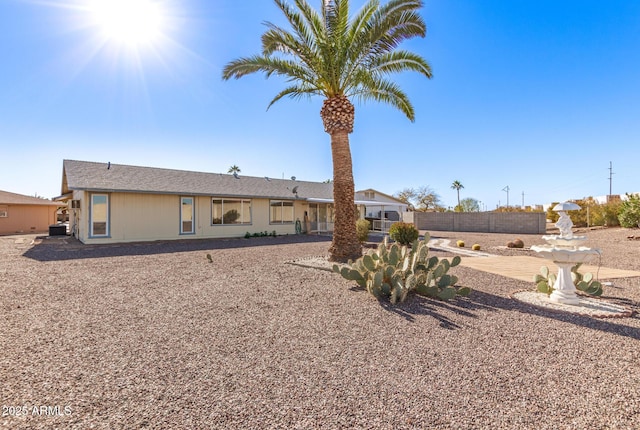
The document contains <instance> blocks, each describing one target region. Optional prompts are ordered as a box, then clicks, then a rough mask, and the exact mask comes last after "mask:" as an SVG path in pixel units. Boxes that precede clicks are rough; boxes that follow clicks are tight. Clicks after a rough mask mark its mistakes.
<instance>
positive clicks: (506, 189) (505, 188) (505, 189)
mask: <svg viewBox="0 0 640 430" xmlns="http://www.w3.org/2000/svg"><path fill="white" fill-rule="evenodd" d="M502 191H506V192H507V207H509V185H507V186H506V187H504V188H503V189H502Z"/></svg>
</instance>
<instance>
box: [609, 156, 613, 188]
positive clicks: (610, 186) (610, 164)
mask: <svg viewBox="0 0 640 430" xmlns="http://www.w3.org/2000/svg"><path fill="white" fill-rule="evenodd" d="M612 184H613V164H612V163H611V161H609V195H612V194H613V192H612V191H613V187H612Z"/></svg>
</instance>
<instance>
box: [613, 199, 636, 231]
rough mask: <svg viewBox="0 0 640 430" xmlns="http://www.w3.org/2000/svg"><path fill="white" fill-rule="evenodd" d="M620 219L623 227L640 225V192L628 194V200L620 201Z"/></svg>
mask: <svg viewBox="0 0 640 430" xmlns="http://www.w3.org/2000/svg"><path fill="white" fill-rule="evenodd" d="M618 220H619V221H620V225H621V226H622V227H626V228H632V227H640V194H627V200H625V201H623V202H622V203H620V213H619V214H618Z"/></svg>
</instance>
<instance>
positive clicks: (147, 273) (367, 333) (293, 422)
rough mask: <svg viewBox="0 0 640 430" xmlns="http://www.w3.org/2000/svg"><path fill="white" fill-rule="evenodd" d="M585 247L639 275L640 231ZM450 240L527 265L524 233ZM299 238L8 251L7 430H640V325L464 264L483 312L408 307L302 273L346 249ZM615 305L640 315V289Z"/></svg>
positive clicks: (611, 293)
mask: <svg viewBox="0 0 640 430" xmlns="http://www.w3.org/2000/svg"><path fill="white" fill-rule="evenodd" d="M584 234H587V235H588V237H589V242H588V244H587V245H589V246H593V247H599V248H601V249H602V251H603V264H604V265H606V266H609V267H618V268H623V269H633V270H640V258H639V257H640V241H635V240H627V236H629V235H634V234H635V235H638V230H625V229H610V230H593V231H587V232H585V233H584ZM433 236H438V237H447V238H451V239H456V240H457V239H462V240H465V242H466V243H467V244H468V246H471V245H472V244H473V243H479V244H481V245H482V249H483V251H487V252H492V253H503V254H509V253H518V255H521V254H522V253H528V252H530V251H528V250H526V249H525V250H509V249H505V248H504V247H503V245H504V244H506V242H507V241H509V240H513V239H514V238H515V237H516V236H514V235H490V234H476V233H445V232H434V233H433ZM26 237H27V238H31V237H32V236H31V237H30V236H26ZM520 238H522V239H523V240H524V242H525V245H526V246H527V247H528V246H530V245H533V244H536V243H543V242H542V240H541V239H540V237H539V236H537V235H521V236H520ZM295 242H296V240H295V238H291V237H289V238H286V237H285V238H276V239H274V238H256V239H249V240H244V239H240V240H226V241H198V242H176V243H152V244H135V245H122V246H106V247H95V246H94V247H92V246H83V245H79V244H77V243H75V242H73V241H72V240H61V239H44V240H37V241H36V244H34V245H31V244H30V243H29V241H27V242H25V243H16V238H15V237H0V286H1V287H0V292H1V300H0V330H1V331H0V333H2V334H1V336H0V399H1V402H0V403H2V406H3V410H2V413H3V416H0V426H1V427H3V428H11V429H20V428H25V429H26V428H29V429H32V428H35V429H37V428H64V429H67V428H77V429H86V428H105V429H106V428H109V429H120V428H122V429H132V428H172V429H179V428H185V429H187V428H188V429H200V428H206V429H208V428H213V429H218V428H219V429H245V428H246V429H265V428H282V429H308V428H327V429H336V428H355V429H405V428H406V429H409V428H420V429H423V428H438V429H534V428H535V429H631V428H640V382H639V381H640V366H639V365H638V363H639V358H640V357H639V356H640V342H639V340H640V320H639V318H638V316H637V314H636V315H634V316H633V317H631V318H623V319H616V320H598V319H593V318H589V317H584V316H579V315H574V314H562V313H557V312H547V311H545V310H541V309H538V308H534V307H531V306H529V305H527V304H525V303H521V302H518V301H516V300H512V299H510V298H509V293H511V292H513V291H516V290H521V289H531V288H533V283H527V282H523V281H516V280H513V279H509V278H505V277H502V276H498V275H492V274H489V273H484V272H479V271H475V270H472V269H468V268H464V267H456V268H454V269H453V270H454V271H455V273H456V274H457V275H458V276H459V278H460V285H466V286H469V287H471V288H473V290H474V291H473V293H472V294H471V295H470V297H468V298H465V299H458V300H454V301H451V302H446V303H445V302H439V301H434V300H427V299H424V298H420V297H415V296H411V297H409V298H408V300H407V302H405V303H404V304H402V305H401V306H398V307H391V306H389V305H387V304H385V303H379V302H378V301H376V300H375V299H374V298H373V297H371V296H370V295H368V294H366V293H365V292H363V291H362V290H360V289H358V288H355V286H354V285H353V284H352V283H349V282H347V281H346V280H343V279H342V278H340V277H339V276H338V275H336V274H333V273H329V272H326V271H321V270H316V269H311V268H303V267H299V266H295V265H290V264H285V262H287V261H291V260H294V259H299V258H304V257H310V256H317V255H323V254H325V253H326V250H327V248H328V246H329V242H328V239H326V238H322V237H311V238H306V239H305V241H303V242H298V243H295ZM207 253H210V254H211V257H212V260H213V262H212V263H209V262H208V260H207V258H206V254H207ZM436 254H438V255H441V256H446V255H447V254H445V253H442V252H436ZM532 275H533V274H532ZM605 295H606V296H607V300H611V301H614V302H616V303H621V304H624V305H625V306H628V307H631V308H632V309H634V310H636V311H638V310H640V278H627V279H619V280H615V282H614V285H613V286H612V287H607V288H606V290H605ZM23 407H24V408H23ZM34 407H35V409H34ZM42 407H44V408H42ZM16 408H18V409H16ZM17 411H20V412H21V415H20V416H15V415H16V413H17ZM7 415H9V416H7Z"/></svg>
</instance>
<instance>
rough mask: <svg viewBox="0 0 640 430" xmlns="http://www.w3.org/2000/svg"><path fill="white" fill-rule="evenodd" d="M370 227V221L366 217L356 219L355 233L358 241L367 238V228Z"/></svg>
mask: <svg viewBox="0 0 640 430" xmlns="http://www.w3.org/2000/svg"><path fill="white" fill-rule="evenodd" d="M370 229H371V223H370V222H369V221H367V220H366V219H359V220H358V221H356V235H357V236H358V240H359V241H360V243H364V242H366V241H367V239H369V230H370Z"/></svg>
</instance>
